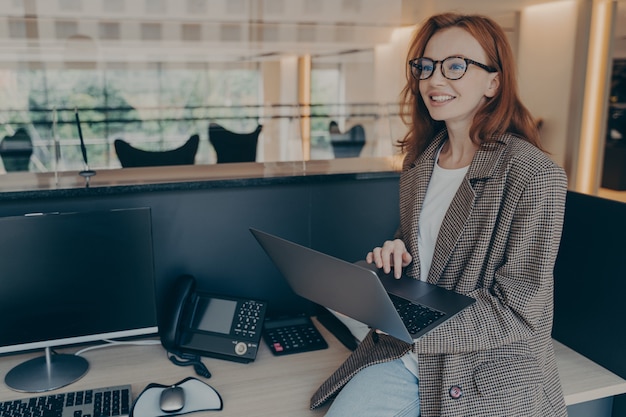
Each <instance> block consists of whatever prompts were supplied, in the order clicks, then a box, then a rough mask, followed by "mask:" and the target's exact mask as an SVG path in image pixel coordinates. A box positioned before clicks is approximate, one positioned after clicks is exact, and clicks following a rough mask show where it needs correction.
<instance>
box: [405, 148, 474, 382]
mask: <svg viewBox="0 0 626 417" xmlns="http://www.w3.org/2000/svg"><path fill="white" fill-rule="evenodd" d="M439 152H441V148H440V149H439ZM439 152H437V161H439ZM468 169H469V165H468V166H466V167H463V168H457V169H445V168H441V167H440V166H439V163H435V167H434V168H433V174H432V175H431V177H430V182H429V183H428V188H427V189H426V195H425V196H424V204H423V205H422V213H421V214H420V218H419V224H418V233H417V249H418V251H419V260H420V280H422V281H426V278H427V277H428V271H430V266H431V264H432V262H433V256H434V253H435V244H436V243H437V236H438V235H439V229H441V223H442V222H443V218H444V216H445V215H446V212H447V211H448V208H449V207H450V203H451V202H452V199H453V198H454V195H455V194H456V192H457V190H458V189H459V186H460V185H461V182H463V178H465V174H467V170H468ZM401 359H402V362H403V363H404V366H406V368H407V369H408V370H409V371H411V372H412V373H413V375H415V376H416V377H419V374H418V361H417V356H416V355H415V354H414V353H413V352H412V351H409V352H408V353H407V354H406V355H404V356H403V357H402V358H401Z"/></svg>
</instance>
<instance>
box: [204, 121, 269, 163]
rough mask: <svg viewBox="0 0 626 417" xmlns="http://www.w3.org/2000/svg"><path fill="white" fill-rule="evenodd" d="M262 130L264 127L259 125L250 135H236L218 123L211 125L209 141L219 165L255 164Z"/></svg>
mask: <svg viewBox="0 0 626 417" xmlns="http://www.w3.org/2000/svg"><path fill="white" fill-rule="evenodd" d="M262 129H263V125H258V126H257V127H256V129H254V131H252V132H250V133H235V132H231V131H230V130H228V129H226V128H224V127H223V126H221V125H219V124H217V123H210V124H209V141H210V142H211V145H213V148H214V149H215V153H217V163H218V164H220V163H225V162H255V161H256V148H257V143H258V141H259V134H260V133H261V130H262Z"/></svg>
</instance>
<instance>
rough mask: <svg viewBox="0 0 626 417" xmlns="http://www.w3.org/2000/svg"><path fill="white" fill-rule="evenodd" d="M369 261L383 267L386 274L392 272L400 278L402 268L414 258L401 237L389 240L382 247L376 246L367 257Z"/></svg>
mask: <svg viewBox="0 0 626 417" xmlns="http://www.w3.org/2000/svg"><path fill="white" fill-rule="evenodd" d="M365 260H366V261H367V263H370V264H371V263H374V264H375V265H376V267H377V268H382V269H383V272H384V273H385V274H388V273H390V272H391V269H392V268H393V276H394V277H395V278H396V279H398V278H400V277H401V276H402V268H404V267H406V266H407V265H408V264H410V263H411V261H412V260H413V258H412V257H411V254H410V253H409V251H407V250H406V246H405V245H404V242H403V241H402V240H400V239H395V240H388V241H386V242H385V243H384V244H383V246H382V247H377V248H374V249H373V250H372V251H371V252H369V253H368V254H367V256H366V257H365Z"/></svg>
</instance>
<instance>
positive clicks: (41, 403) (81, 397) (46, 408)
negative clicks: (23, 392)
mask: <svg viewBox="0 0 626 417" xmlns="http://www.w3.org/2000/svg"><path fill="white" fill-rule="evenodd" d="M131 400H132V399H131V386H130V385H119V386H115V387H107V388H97V389H92V390H85V391H73V392H66V393H60V394H50V395H44V396H39V397H32V398H24V399H21V400H12V401H0V417H26V416H32V417H36V416H41V417H48V416H50V417H104V416H119V417H123V416H128V415H129V413H130V406H131Z"/></svg>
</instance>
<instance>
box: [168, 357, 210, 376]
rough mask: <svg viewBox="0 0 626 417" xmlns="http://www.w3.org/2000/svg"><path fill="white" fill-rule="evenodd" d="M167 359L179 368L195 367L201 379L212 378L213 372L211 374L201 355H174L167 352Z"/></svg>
mask: <svg viewBox="0 0 626 417" xmlns="http://www.w3.org/2000/svg"><path fill="white" fill-rule="evenodd" d="M167 357H168V358H169V360H170V361H171V362H172V363H173V364H174V365H178V366H193V369H194V370H195V371H196V374H198V375H199V376H201V377H204V378H207V379H208V378H211V372H209V370H208V368H207V367H206V366H205V365H204V364H203V363H202V361H201V360H200V356H199V355H193V354H191V353H182V352H181V353H174V352H170V351H168V352H167Z"/></svg>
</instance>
